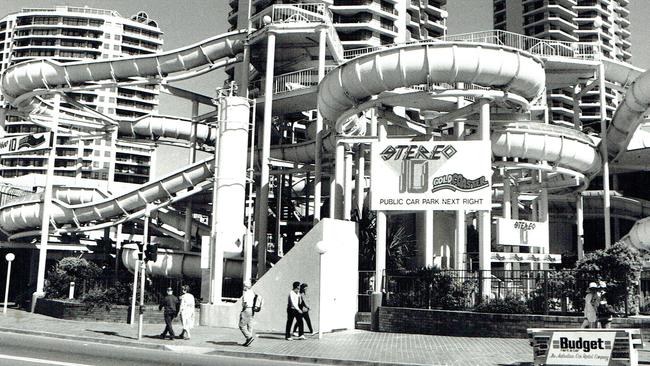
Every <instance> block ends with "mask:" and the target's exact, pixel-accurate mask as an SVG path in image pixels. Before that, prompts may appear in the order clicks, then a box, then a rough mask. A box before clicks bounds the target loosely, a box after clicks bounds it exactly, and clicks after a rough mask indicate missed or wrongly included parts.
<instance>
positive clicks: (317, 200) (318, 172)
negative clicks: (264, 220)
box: [314, 27, 327, 223]
mask: <svg viewBox="0 0 650 366" xmlns="http://www.w3.org/2000/svg"><path fill="white" fill-rule="evenodd" d="M326 43H327V28H325V27H323V28H320V29H319V32H318V82H320V81H321V80H322V79H323V78H324V77H325V46H326ZM315 149H316V151H315V152H314V223H317V222H318V221H320V216H321V215H320V208H321V183H322V179H323V178H322V177H323V176H322V169H323V165H322V164H323V162H322V153H323V151H322V150H323V116H322V115H321V114H320V110H319V111H318V114H317V115H316V144H315Z"/></svg>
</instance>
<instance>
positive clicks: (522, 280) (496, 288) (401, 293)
mask: <svg viewBox="0 0 650 366" xmlns="http://www.w3.org/2000/svg"><path fill="white" fill-rule="evenodd" d="M359 277H360V281H361V278H362V277H363V276H362V274H360V276H359ZM598 278H599V275H598V273H587V274H585V273H584V272H583V273H577V272H575V271H572V270H507V271H506V270H492V271H461V270H441V271H439V272H432V271H421V272H418V273H415V274H413V273H410V274H386V275H385V276H384V294H385V304H386V306H397V307H413V308H424V309H432V308H445V309H468V308H472V307H474V306H476V305H477V304H479V303H481V302H482V301H484V299H486V298H489V299H499V300H506V299H509V300H511V301H516V302H519V303H520V304H525V306H527V307H528V309H529V311H530V312H531V313H537V314H549V313H555V314H580V313H582V311H583V309H584V297H585V295H586V291H587V288H588V285H589V283H590V282H594V281H596V279H598ZM360 284H361V282H360ZM481 284H483V285H484V286H487V288H489V290H487V291H485V290H484V288H483V286H481ZM359 288H360V289H361V288H362V287H361V286H360V287H359ZM628 288H629V287H628V284H627V282H626V281H625V280H621V281H613V282H610V283H608V284H607V290H606V291H607V292H611V294H610V295H611V298H616V299H619V300H620V302H619V309H618V310H619V312H620V314H624V315H627V314H629V310H630V309H629V304H628V297H629V295H632V294H630V293H628ZM483 291H485V293H484V292H483ZM360 292H361V291H360ZM606 297H607V296H606ZM360 299H361V295H360ZM611 302H612V301H610V303H611ZM360 304H361V302H360ZM364 308H365V305H364ZM360 311H362V310H361V305H360Z"/></svg>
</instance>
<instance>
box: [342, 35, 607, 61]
mask: <svg viewBox="0 0 650 366" xmlns="http://www.w3.org/2000/svg"><path fill="white" fill-rule="evenodd" d="M441 41H443V42H444V41H447V42H473V43H490V44H495V45H501V46H507V47H512V48H515V49H519V50H522V51H527V52H530V53H532V54H534V55H537V56H541V57H550V56H559V57H569V58H577V59H586V60H593V59H597V58H598V57H599V55H600V53H601V51H600V47H599V46H598V44H597V43H587V42H565V41H554V40H545V39H539V38H535V37H529V36H525V35H522V34H517V33H512V32H507V31H501V30H490V31H483V32H473V33H464V34H457V35H452V36H443V37H439V38H435V39H432V40H426V41H417V42H406V43H395V44H391V45H384V46H376V47H367V48H359V49H353V50H347V51H345V52H344V54H343V57H344V58H345V59H346V60H349V59H352V58H355V57H358V56H361V55H365V54H367V53H371V52H374V51H379V50H383V49H388V48H392V47H397V46H402V45H407V44H416V43H435V42H441Z"/></svg>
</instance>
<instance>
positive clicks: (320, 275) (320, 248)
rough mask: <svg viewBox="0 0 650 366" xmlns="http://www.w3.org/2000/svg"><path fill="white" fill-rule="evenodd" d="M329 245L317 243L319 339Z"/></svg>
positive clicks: (319, 337)
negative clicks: (325, 257)
mask: <svg viewBox="0 0 650 366" xmlns="http://www.w3.org/2000/svg"><path fill="white" fill-rule="evenodd" d="M328 249H329V245H328V244H327V243H326V242H324V241H319V242H318V243H316V250H317V251H318V254H319V255H318V339H321V338H323V279H324V276H323V254H325V253H327V250H328Z"/></svg>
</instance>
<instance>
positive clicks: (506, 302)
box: [474, 296, 530, 314]
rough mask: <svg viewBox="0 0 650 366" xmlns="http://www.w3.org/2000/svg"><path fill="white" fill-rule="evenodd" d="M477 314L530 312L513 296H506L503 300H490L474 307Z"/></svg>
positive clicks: (524, 303)
mask: <svg viewBox="0 0 650 366" xmlns="http://www.w3.org/2000/svg"><path fill="white" fill-rule="evenodd" d="M474 311H475V312H477V313H498V314H529V313H530V310H529V309H528V306H527V305H526V302H524V301H523V300H520V299H518V298H516V297H513V296H506V297H505V298H503V299H498V298H497V299H490V300H489V301H484V302H482V303H480V304H478V305H476V306H475V307H474Z"/></svg>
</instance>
